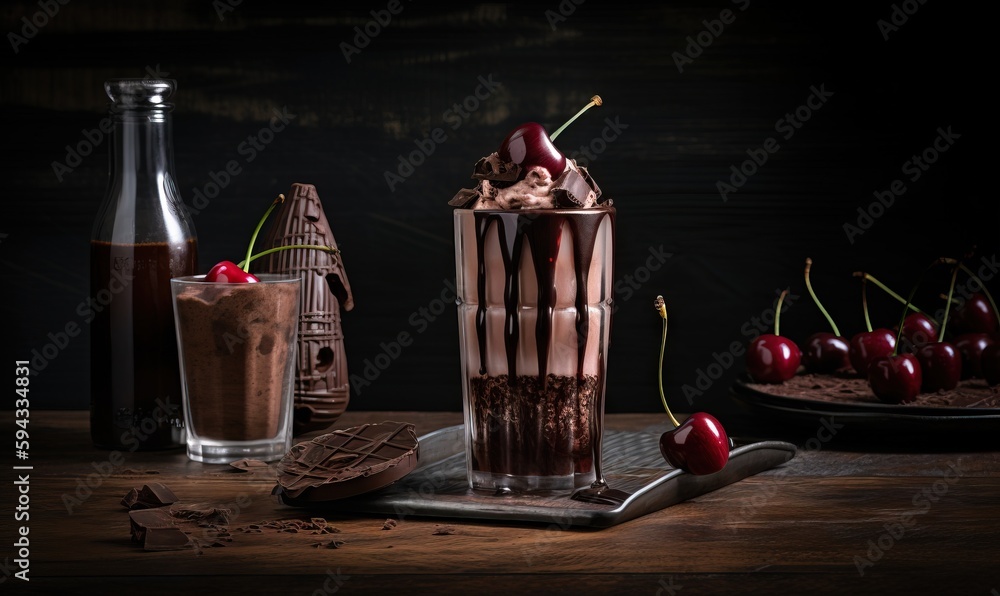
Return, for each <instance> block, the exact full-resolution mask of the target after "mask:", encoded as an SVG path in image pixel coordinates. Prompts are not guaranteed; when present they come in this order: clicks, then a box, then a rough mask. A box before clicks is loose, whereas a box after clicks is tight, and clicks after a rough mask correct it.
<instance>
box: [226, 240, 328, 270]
mask: <svg viewBox="0 0 1000 596" xmlns="http://www.w3.org/2000/svg"><path fill="white" fill-rule="evenodd" d="M293 248H312V249H315V250H321V251H323V252H325V253H329V254H331V255H335V254H337V253H339V252H340V251H339V250H337V249H336V248H333V247H332V246H324V245H322V244H289V245H286V246H275V247H274V248H269V249H267V250H265V251H261V252H259V253H257V254H255V255H254V256H252V257H249V258H248V259H245V260H243V261H240V262H239V263H237V264H236V266H237V267H239V268H240V269H243V270H244V271H246V270H247V269H246V268H245V267H244V265H249V264H250V263H252V262H253V261H256V260H257V259H259V258H261V257H265V256H267V255H269V254H273V253H276V252H279V251H282V250H291V249H293Z"/></svg>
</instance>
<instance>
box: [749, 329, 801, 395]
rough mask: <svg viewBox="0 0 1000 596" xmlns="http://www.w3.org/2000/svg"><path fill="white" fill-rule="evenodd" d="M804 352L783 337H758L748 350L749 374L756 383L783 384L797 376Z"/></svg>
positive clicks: (768, 335) (772, 335) (768, 334)
mask: <svg viewBox="0 0 1000 596" xmlns="http://www.w3.org/2000/svg"><path fill="white" fill-rule="evenodd" d="M801 360H802V351H801V350H799V346H798V345H796V344H795V342H793V341H792V340H790V339H788V338H787V337H784V336H781V335H775V334H773V333H765V334H763V335H758V336H757V337H756V338H754V340H753V341H752V342H750V348H749V349H747V374H748V375H750V378H751V379H753V381H754V382H756V383H783V382H785V381H787V380H788V379H791V378H792V377H794V376H795V372H796V371H797V370H798V369H799V363H800V362H801Z"/></svg>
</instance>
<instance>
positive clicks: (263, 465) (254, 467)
mask: <svg viewBox="0 0 1000 596" xmlns="http://www.w3.org/2000/svg"><path fill="white" fill-rule="evenodd" d="M229 465H230V466H232V467H234V468H236V469H237V470H239V471H240V472H256V471H263V470H267V462H263V461H260V460H259V459H246V458H243V459H240V460H237V461H233V462H229Z"/></svg>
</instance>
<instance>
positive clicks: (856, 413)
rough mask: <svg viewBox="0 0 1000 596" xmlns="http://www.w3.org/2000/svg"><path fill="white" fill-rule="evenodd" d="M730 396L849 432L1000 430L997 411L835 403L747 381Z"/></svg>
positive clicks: (742, 380)
mask: <svg viewBox="0 0 1000 596" xmlns="http://www.w3.org/2000/svg"><path fill="white" fill-rule="evenodd" d="M732 389H733V391H732V393H733V396H734V397H735V398H736V399H737V400H738V401H740V402H741V403H743V404H745V405H747V406H749V407H751V408H753V409H756V410H759V411H765V412H768V413H772V414H778V415H781V416H783V417H787V418H791V419H794V420H797V421H799V422H813V423H819V422H820V420H821V419H822V418H831V417H832V418H835V419H836V420H837V421H838V422H845V423H846V424H848V425H849V427H850V429H851V430H852V431H865V432H867V431H878V432H884V431H887V430H889V431H898V432H914V433H922V432H928V431H934V432H942V431H948V432H953V433H980V432H983V433H985V432H994V433H995V432H997V431H1000V408H955V407H936V406H913V405H893V404H876V403H836V402H826V401H819V400H812V399H803V398H798V397H787V396H784V395H776V394H773V393H766V392H764V391H760V390H758V389H755V388H753V387H750V386H749V379H747V378H740V379H737V381H736V382H735V383H733V387H732Z"/></svg>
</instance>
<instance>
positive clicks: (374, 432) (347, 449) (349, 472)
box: [273, 421, 418, 505]
mask: <svg viewBox="0 0 1000 596" xmlns="http://www.w3.org/2000/svg"><path fill="white" fill-rule="evenodd" d="M417 452H418V449H417V436H416V434H415V433H414V430H413V425H412V424H410V423H405V422H388V421H387V422H382V423H380V424H363V425H361V426H355V427H353V428H348V429H344V430H336V431H333V432H331V433H327V434H324V435H320V436H318V437H316V438H314V439H312V440H310V441H306V442H302V443H299V444H298V445H295V446H294V447H292V449H291V450H290V451H289V452H288V453H287V454H286V455H285V457H283V458H282V459H281V461H280V462H278V484H277V486H275V488H274V491H273V494H275V495H276V496H277V497H278V498H279V499H280V500H281V501H282V502H284V503H285V504H288V505H299V504H306V503H310V502H316V501H331V500H335V499H343V498H346V497H352V496H355V495H359V494H362V493H366V492H370V491H373V490H377V489H380V488H383V487H385V486H388V485H389V484H392V483H393V482H395V481H396V480H399V479H400V478H402V477H403V476H405V475H406V474H408V473H409V472H410V471H411V470H413V469H414V468H415V467H416V466H417V457H418V455H417Z"/></svg>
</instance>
